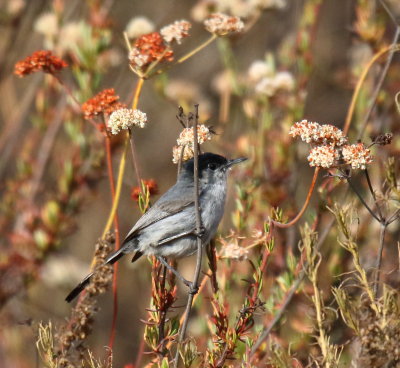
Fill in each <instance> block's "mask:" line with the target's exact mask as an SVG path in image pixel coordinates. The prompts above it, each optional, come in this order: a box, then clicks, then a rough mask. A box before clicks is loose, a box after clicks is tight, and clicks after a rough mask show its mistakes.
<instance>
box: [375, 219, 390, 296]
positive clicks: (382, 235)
mask: <svg viewBox="0 0 400 368" xmlns="http://www.w3.org/2000/svg"><path fill="white" fill-rule="evenodd" d="M387 226H388V225H387V223H385V222H384V223H381V229H380V232H379V251H378V259H377V261H376V271H375V272H376V273H375V279H374V295H375V298H377V297H378V291H379V279H380V275H381V267H382V255H383V248H384V244H385V233H386V228H387Z"/></svg>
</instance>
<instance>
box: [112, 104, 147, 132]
mask: <svg viewBox="0 0 400 368" xmlns="http://www.w3.org/2000/svg"><path fill="white" fill-rule="evenodd" d="M146 123H147V115H146V113H144V112H142V111H140V110H132V109H118V110H115V111H114V112H113V113H112V114H111V115H110V118H109V119H108V122H107V127H108V128H109V129H110V130H111V133H112V134H118V133H119V132H120V131H121V130H123V129H129V128H131V127H132V126H138V127H140V128H144V127H145V126H146Z"/></svg>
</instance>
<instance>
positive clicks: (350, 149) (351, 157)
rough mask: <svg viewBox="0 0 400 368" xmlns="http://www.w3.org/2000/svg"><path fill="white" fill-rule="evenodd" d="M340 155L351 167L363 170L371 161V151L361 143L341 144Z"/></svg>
mask: <svg viewBox="0 0 400 368" xmlns="http://www.w3.org/2000/svg"><path fill="white" fill-rule="evenodd" d="M342 155H343V159H344V161H345V162H346V163H347V164H349V165H351V168H352V169H361V170H365V169H366V167H367V165H368V164H370V163H371V162H372V156H371V151H370V150H369V149H368V148H366V147H365V146H364V145H363V144H362V143H357V144H352V145H348V146H343V148H342Z"/></svg>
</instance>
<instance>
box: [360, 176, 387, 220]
mask: <svg viewBox="0 0 400 368" xmlns="http://www.w3.org/2000/svg"><path fill="white" fill-rule="evenodd" d="M364 173H365V177H366V178H367V183H368V188H369V191H370V192H371V195H372V198H373V199H374V202H375V206H376V210H377V211H378V215H379V218H380V219H381V221H384V218H383V214H382V211H381V208H380V207H379V204H378V201H377V199H376V195H375V191H374V188H373V187H372V183H371V178H370V176H369V173H368V169H365V170H364Z"/></svg>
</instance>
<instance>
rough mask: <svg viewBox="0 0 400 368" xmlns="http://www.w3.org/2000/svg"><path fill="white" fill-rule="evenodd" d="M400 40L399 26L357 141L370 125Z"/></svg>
mask: <svg viewBox="0 0 400 368" xmlns="http://www.w3.org/2000/svg"><path fill="white" fill-rule="evenodd" d="M399 38H400V27H399V26H397V27H396V32H395V34H394V36H393V40H392V44H391V46H392V48H391V50H390V52H389V55H388V58H387V60H386V63H385V65H384V67H383V69H382V72H381V75H380V76H379V80H378V82H377V84H376V86H375V88H374V91H373V93H372V96H371V99H370V104H369V107H368V110H367V113H366V114H365V116H364V119H363V122H362V124H361V129H360V132H359V133H358V137H357V139H361V138H362V136H363V135H364V132H365V128H366V127H367V124H368V121H369V119H370V117H371V114H372V112H373V111H374V108H375V105H376V101H377V99H378V95H379V92H380V91H381V88H382V85H383V82H384V81H385V78H386V75H387V73H388V70H389V67H390V64H391V63H392V61H393V55H394V53H395V49H394V46H395V45H396V44H397V43H398V42H399Z"/></svg>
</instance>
